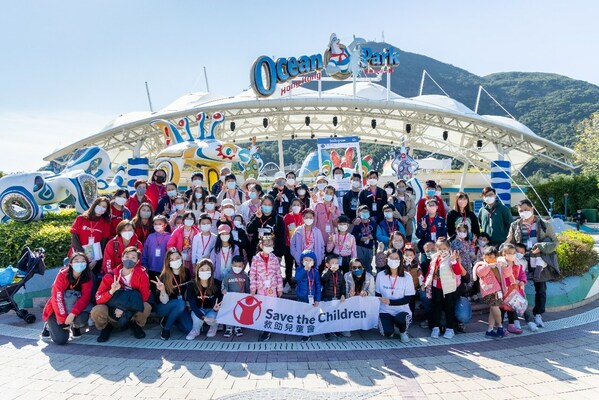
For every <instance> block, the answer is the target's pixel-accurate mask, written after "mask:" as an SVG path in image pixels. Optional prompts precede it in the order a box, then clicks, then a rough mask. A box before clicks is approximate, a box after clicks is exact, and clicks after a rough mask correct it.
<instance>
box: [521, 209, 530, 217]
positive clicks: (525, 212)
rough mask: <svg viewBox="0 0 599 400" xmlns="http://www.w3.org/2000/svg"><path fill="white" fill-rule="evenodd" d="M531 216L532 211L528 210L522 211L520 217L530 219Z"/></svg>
mask: <svg viewBox="0 0 599 400" xmlns="http://www.w3.org/2000/svg"><path fill="white" fill-rule="evenodd" d="M530 217H532V211H528V210H526V211H522V212H521V213H520V218H522V219H529V218H530Z"/></svg>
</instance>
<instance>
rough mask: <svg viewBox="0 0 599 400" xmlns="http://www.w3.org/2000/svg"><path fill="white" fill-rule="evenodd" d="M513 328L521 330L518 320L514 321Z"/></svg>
mask: <svg viewBox="0 0 599 400" xmlns="http://www.w3.org/2000/svg"><path fill="white" fill-rule="evenodd" d="M514 326H515V327H516V328H517V329H522V326H521V325H520V320H518V319H517V320H515V321H514Z"/></svg>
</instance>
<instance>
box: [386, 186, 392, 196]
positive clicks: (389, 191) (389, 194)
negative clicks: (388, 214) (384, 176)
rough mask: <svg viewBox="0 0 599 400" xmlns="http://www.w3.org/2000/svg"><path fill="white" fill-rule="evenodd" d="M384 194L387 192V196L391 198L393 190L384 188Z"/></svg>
mask: <svg viewBox="0 0 599 400" xmlns="http://www.w3.org/2000/svg"><path fill="white" fill-rule="evenodd" d="M385 192H387V196H391V195H392V194H393V188H390V187H388V188H385Z"/></svg>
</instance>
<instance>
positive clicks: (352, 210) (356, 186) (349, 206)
mask: <svg viewBox="0 0 599 400" xmlns="http://www.w3.org/2000/svg"><path fill="white" fill-rule="evenodd" d="M361 189H362V176H361V175H360V174H358V173H357V172H355V173H353V174H352V176H351V190H350V191H349V192H347V193H345V194H344V195H343V214H344V215H346V216H348V217H349V219H351V220H352V221H354V220H355V219H356V211H357V210H358V206H359V205H360V190H361Z"/></svg>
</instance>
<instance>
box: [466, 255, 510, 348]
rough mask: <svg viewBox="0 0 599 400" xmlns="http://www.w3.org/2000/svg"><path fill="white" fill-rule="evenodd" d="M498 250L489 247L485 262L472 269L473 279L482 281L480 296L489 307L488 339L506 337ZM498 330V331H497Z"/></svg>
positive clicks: (484, 258)
mask: <svg viewBox="0 0 599 400" xmlns="http://www.w3.org/2000/svg"><path fill="white" fill-rule="evenodd" d="M497 254H498V253H497V249H496V248H495V247H493V246H487V247H485V248H484V250H483V261H479V262H477V263H476V265H474V268H473V269H472V272H473V279H474V280H477V279H479V280H480V295H481V297H482V298H483V301H484V302H485V303H486V304H488V305H489V326H488V327H487V333H486V334H485V335H486V336H488V337H493V338H498V337H499V338H501V337H504V336H505V335H506V332H505V331H504V330H503V326H502V320H501V309H500V307H501V306H502V305H503V290H502V287H501V270H500V269H499V268H498V266H497ZM495 328H497V330H495Z"/></svg>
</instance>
